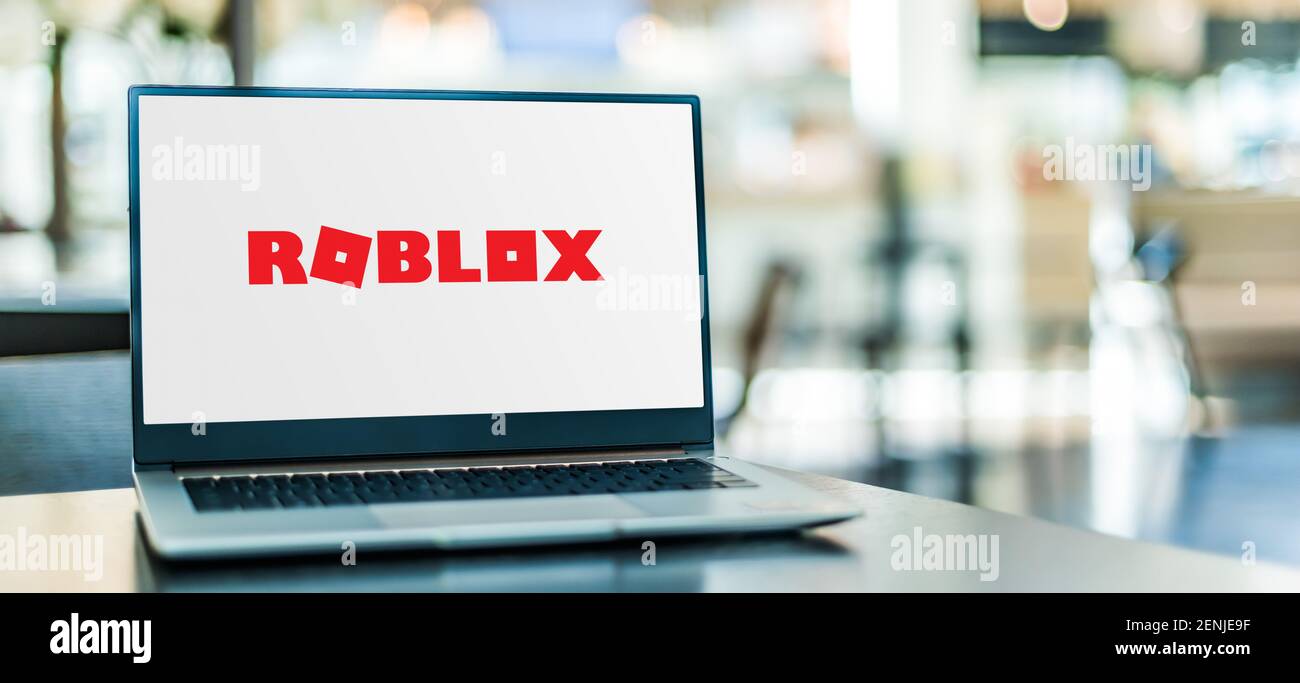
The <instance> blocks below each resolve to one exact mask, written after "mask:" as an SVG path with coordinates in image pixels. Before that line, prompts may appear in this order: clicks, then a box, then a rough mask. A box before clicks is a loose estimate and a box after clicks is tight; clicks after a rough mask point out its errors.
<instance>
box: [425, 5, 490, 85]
mask: <svg viewBox="0 0 1300 683" xmlns="http://www.w3.org/2000/svg"><path fill="white" fill-rule="evenodd" d="M433 42H434V43H435V45H434V46H433V47H434V51H433V54H432V55H431V57H432V58H433V59H434V60H435V61H437V62H438V63H440V64H445V65H455V66H456V68H458V69H462V70H469V71H473V70H475V69H478V68H481V67H482V66H483V65H485V64H488V63H490V62H491V60H492V59H493V58H494V57H495V56H496V55H497V54H498V53H499V52H500V39H499V36H498V35H497V29H496V24H494V23H493V21H492V17H491V16H490V15H489V14H488V13H487V12H484V11H483V10H481V9H479V8H477V7H457V8H455V9H453V10H451V11H450V12H447V14H446V15H444V16H443V17H442V19H441V20H439V21H438V25H437V26H436V27H435V35H434V37H433Z"/></svg>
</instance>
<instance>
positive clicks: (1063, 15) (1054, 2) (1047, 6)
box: [1024, 0, 1070, 31]
mask: <svg viewBox="0 0 1300 683" xmlns="http://www.w3.org/2000/svg"><path fill="white" fill-rule="evenodd" d="M1024 10H1025V18H1026V19H1028V20H1029V23H1031V24H1033V25H1034V27H1035V28H1037V29H1039V30H1042V31H1055V30H1057V29H1059V28H1061V27H1062V26H1064V25H1065V20H1066V19H1068V18H1069V17H1070V3H1069V0H1025V2H1024Z"/></svg>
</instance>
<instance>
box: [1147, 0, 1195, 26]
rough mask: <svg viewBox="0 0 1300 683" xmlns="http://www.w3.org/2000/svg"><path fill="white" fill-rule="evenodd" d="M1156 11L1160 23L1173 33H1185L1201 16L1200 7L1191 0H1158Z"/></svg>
mask: <svg viewBox="0 0 1300 683" xmlns="http://www.w3.org/2000/svg"><path fill="white" fill-rule="evenodd" d="M1156 13H1157V14H1158V15H1159V17H1160V23H1162V24H1164V26H1165V28H1167V29H1169V30H1170V31H1173V32H1175V33H1187V32H1188V31H1190V30H1191V29H1192V26H1194V25H1195V24H1196V23H1197V21H1198V20H1199V19H1200V18H1201V11H1200V8H1199V7H1198V6H1197V5H1196V4H1195V3H1193V2H1191V0H1158V2H1157V3H1156Z"/></svg>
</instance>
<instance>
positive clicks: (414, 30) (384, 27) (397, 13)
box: [379, 2, 433, 50]
mask: <svg viewBox="0 0 1300 683" xmlns="http://www.w3.org/2000/svg"><path fill="white" fill-rule="evenodd" d="M432 30H433V23H432V20H431V19H430V17H429V10H427V9H425V7H424V5H421V4H418V3H414V2H403V3H398V4H396V5H393V7H392V9H390V10H388V11H387V12H385V13H384V18H383V21H382V22H380V26H379V42H380V43H381V44H382V45H383V46H384V47H385V48H397V49H399V50H402V49H406V48H410V47H419V46H422V45H423V44H424V43H425V42H426V41H428V40H429V34H430V33H431V32H432Z"/></svg>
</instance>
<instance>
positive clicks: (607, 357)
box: [128, 86, 860, 558]
mask: <svg viewBox="0 0 1300 683" xmlns="http://www.w3.org/2000/svg"><path fill="white" fill-rule="evenodd" d="M128 100H129V114H130V129H131V131H130V138H131V149H130V163H131V256H132V297H131V311H132V365H133V368H132V370H133V421H134V425H133V434H134V444H135V448H134V454H135V483H136V490H137V494H138V496H139V501H140V516H141V520H142V526H143V528H144V530H145V532H146V535H147V538H148V540H149V544H150V546H151V547H152V548H153V549H154V551H155V552H157V553H158V554H159V555H161V556H162V557H165V558H217V557H231V556H264V555H277V554H296V553H346V552H348V551H349V550H351V551H354V552H356V553H364V552H367V551H369V550H387V549H416V548H479V547H490V546H509V545H530V544H547V543H568V542H590V541H611V540H615V539H632V540H636V541H642V542H643V541H653V540H655V539H656V538H660V537H665V536H673V535H688V534H708V533H733V532H759V531H776V530H785V529H795V528H801V527H811V526H816V525H820V524H827V523H831V522H836V521H839V520H844V519H848V518H851V517H854V516H857V515H858V514H860V512H859V511H858V510H856V509H854V508H852V507H851V506H849V505H847V504H844V503H842V502H840V501H839V500H837V499H835V498H833V497H830V496H827V495H825V494H822V493H819V492H816V491H812V490H810V489H808V488H806V487H803V486H801V485H798V484H796V483H794V482H792V481H791V480H789V479H787V478H785V477H783V476H781V475H780V474H777V473H774V472H773V471H771V470H768V469H765V468H761V467H758V466H755V465H752V464H749V463H746V462H743V461H740V460H736V459H732V458H729V457H726V456H725V455H723V454H720V453H719V452H718V451H716V450H715V448H714V442H713V423H712V396H711V387H710V382H711V379H710V374H709V362H708V361H709V346H708V344H709V336H708V335H709V329H708V311H707V308H708V307H707V287H706V284H705V283H706V278H705V267H704V262H705V261H704V239H703V238H704V204H703V196H702V195H703V179H702V162H701V158H700V149H699V147H700V127H699V125H700V124H699V101H698V99H697V98H695V97H694V96H688V95H594V94H573V93H481V92H459V91H457V92H451V91H395V90H388V91H379V90H373V91H372V90H309V89H278V88H212V87H172V86H136V87H133V88H132V89H131V92H130V95H129V97H128ZM390 228H391V230H390ZM453 235H454V237H453ZM313 242H314V246H313ZM656 278H659V279H658V280H656ZM664 282H666V283H667V284H666V285H664V284H663V283H664ZM646 283H651V284H650V286H651V287H656V286H660V285H663V287H662V289H661V290H660V293H659V294H649V295H647V294H646V292H645V291H644V287H645V286H646ZM655 283H659V284H655ZM638 287H641V288H642V290H641V293H640V295H638V294H637V293H636V292H637V291H638V290H637V288H638ZM496 468H500V469H499V470H498V469H496ZM579 472H583V473H585V474H582V475H581V476H580V477H579V476H577V474H576V473H579ZM571 480H572V481H571ZM575 482H576V483H575ZM340 487H342V488H340ZM516 491H518V492H520V494H519V495H516V494H515V492H516ZM345 499H346V500H345Z"/></svg>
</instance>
